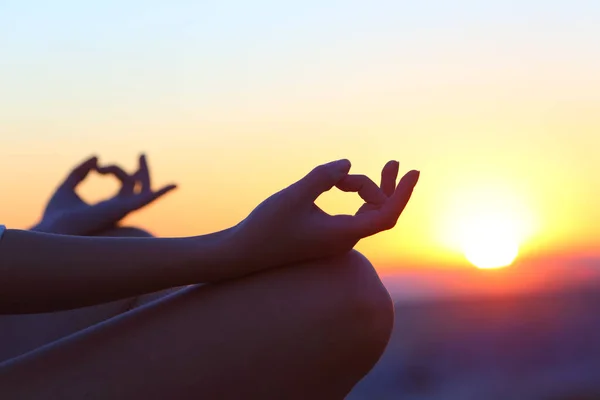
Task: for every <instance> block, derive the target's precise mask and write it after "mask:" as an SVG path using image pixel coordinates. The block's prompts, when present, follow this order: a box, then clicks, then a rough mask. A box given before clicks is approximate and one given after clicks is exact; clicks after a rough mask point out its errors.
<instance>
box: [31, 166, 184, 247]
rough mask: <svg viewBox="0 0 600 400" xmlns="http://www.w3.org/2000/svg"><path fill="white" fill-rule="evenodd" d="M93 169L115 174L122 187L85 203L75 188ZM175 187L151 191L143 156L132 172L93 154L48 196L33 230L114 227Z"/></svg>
mask: <svg viewBox="0 0 600 400" xmlns="http://www.w3.org/2000/svg"><path fill="white" fill-rule="evenodd" d="M93 170H96V171H97V172H99V173H100V174H103V175H114V176H115V177H116V178H117V179H118V180H119V181H120V183H121V189H120V190H119V192H118V193H117V194H116V195H114V196H113V197H111V198H109V199H106V200H104V201H101V202H99V203H96V204H88V203H86V202H85V201H83V199H81V197H79V195H78V194H77V192H76V188H77V186H78V185H79V184H80V183H81V182H83V181H84V180H85V178H86V177H87V175H88V174H89V173H90V172H91V171H93ZM136 186H139V188H136ZM175 187H176V186H175V185H167V186H165V187H163V188H161V189H159V190H156V191H155V190H152V187H151V181H150V172H149V170H148V164H147V162H146V157H145V156H144V155H142V156H140V161H139V169H138V170H137V172H135V173H134V174H132V175H129V174H127V173H126V172H125V171H124V170H123V169H122V168H120V167H119V166H117V165H109V166H105V167H101V166H98V159H97V158H96V157H92V158H90V159H88V160H86V161H84V162H83V163H82V164H80V165H79V166H77V167H76V168H75V169H73V171H71V173H70V174H69V176H68V177H67V179H66V180H65V181H64V182H63V183H62V184H61V185H60V186H59V187H58V189H57V190H56V192H55V193H54V195H53V196H52V197H51V198H50V201H49V202H48V205H47V206H46V210H45V211H44V215H43V217H42V220H41V222H40V223H39V224H38V225H36V226H35V227H34V228H32V230H36V231H42V232H51V233H58V234H64V235H82V236H83V235H91V234H94V233H98V232H100V231H103V230H106V229H110V228H113V227H115V226H116V225H117V224H118V223H119V221H121V220H122V219H123V218H125V216H127V215H128V214H129V213H131V212H133V211H136V210H139V209H140V208H142V207H144V206H146V205H148V204H150V203H152V202H153V201H155V200H156V199H158V198H159V197H161V196H163V195H165V194H166V193H168V192H170V191H171V190H173V189H175Z"/></svg>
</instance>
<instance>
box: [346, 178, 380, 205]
mask: <svg viewBox="0 0 600 400" xmlns="http://www.w3.org/2000/svg"><path fill="white" fill-rule="evenodd" d="M335 186H336V187H337V188H338V189H340V190H342V191H344V192H358V195H359V196H360V197H361V198H362V199H363V200H364V201H365V202H366V203H369V204H377V205H380V204H383V203H385V202H386V200H387V199H388V198H387V197H386V195H385V194H384V193H383V191H382V190H381V189H380V188H379V186H377V185H376V184H375V182H373V181H372V180H371V179H369V178H368V177H367V176H365V175H346V176H345V177H344V178H342V180H340V181H339V182H338V183H337V184H336V185H335Z"/></svg>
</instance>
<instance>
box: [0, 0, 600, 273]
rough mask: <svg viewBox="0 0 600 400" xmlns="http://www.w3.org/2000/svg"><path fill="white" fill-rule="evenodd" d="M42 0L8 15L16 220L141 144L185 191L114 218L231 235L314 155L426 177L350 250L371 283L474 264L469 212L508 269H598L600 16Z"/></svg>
mask: <svg viewBox="0 0 600 400" xmlns="http://www.w3.org/2000/svg"><path fill="white" fill-rule="evenodd" d="M34 3H35V5H36V6H35V7H34V6H33V5H32V4H27V5H26V4H24V3H18V2H12V3H11V2H8V3H5V4H3V5H0V46H2V48H3V62H2V63H0V87H1V88H2V90H0V134H1V136H2V139H3V145H2V146H0V169H2V170H3V171H5V173H3V174H1V175H0V187H2V188H3V190H2V195H1V196H0V221H2V223H5V224H7V226H9V227H11V228H26V227H28V226H31V225H33V224H34V223H35V222H36V218H37V216H39V215H40V213H41V212H42V208H43V206H44V204H45V201H46V200H47V199H48V197H49V196H50V195H51V193H52V191H53V189H54V187H55V186H56V184H58V182H59V181H60V180H61V179H62V178H63V177H64V176H65V175H66V173H67V172H68V171H69V170H70V169H71V168H72V167H73V166H74V165H75V164H76V163H78V162H79V161H81V160H83V159H84V158H86V157H87V156H88V155H90V154H97V155H99V157H100V160H101V162H103V163H104V162H118V163H121V164H123V165H124V166H126V167H128V168H129V169H132V168H133V167H134V165H135V162H136V157H137V155H138V154H139V153H140V152H146V153H147V154H148V157H149V162H150V167H151V168H152V172H153V174H154V182H155V184H156V185H161V184H164V183H169V182H177V183H178V184H179V186H180V188H179V189H178V190H177V191H176V192H174V193H172V194H169V195H168V196H167V197H165V198H164V199H161V200H160V202H159V203H157V204H156V205H153V206H152V207H150V208H149V209H148V210H143V211H142V212H140V213H139V214H135V215H133V216H131V217H129V218H128V219H127V220H126V223H127V224H132V225H139V226H141V227H143V228H146V229H148V230H150V231H151V232H154V233H156V234H158V235H160V236H185V235H196V234H203V233H209V232H214V231H218V230H221V229H223V228H226V227H229V226H232V225H234V224H236V223H237V222H239V221H240V220H241V219H243V218H244V217H245V216H246V215H247V214H248V213H249V212H250V211H251V210H252V209H253V208H254V207H255V206H256V205H258V204H259V203H260V202H261V201H262V200H263V199H265V198H266V197H267V196H269V195H270V194H272V193H274V192H276V191H278V190H280V189H281V188H283V187H285V186H287V185H289V184H291V183H292V182H294V181H296V180H297V179H299V178H300V177H302V176H303V175H304V174H306V173H307V172H308V171H310V169H312V168H313V167H314V166H316V165H318V164H321V163H324V162H327V161H331V160H335V159H338V158H348V159H350V160H351V161H352V163H353V167H352V170H351V171H352V172H353V173H360V174H366V175H368V176H369V177H371V178H372V179H373V180H375V181H376V182H378V180H379V174H380V170H381V168H382V167H383V165H384V164H385V162H386V161H388V160H390V159H396V160H399V161H400V171H401V173H404V172H406V171H408V170H410V169H418V170H420V171H421V179H420V182H419V184H418V186H417V188H416V190H415V193H414V196H413V198H412V199H411V201H410V203H409V205H408V207H407V209H406V210H405V212H404V214H403V215H402V216H401V218H400V221H399V223H398V225H397V226H396V228H395V229H393V230H392V231H390V232H384V233H381V234H379V235H377V236H376V237H373V238H368V239H366V240H364V241H362V242H361V243H360V244H359V245H358V247H357V249H358V250H360V251H361V252H363V253H364V254H365V255H367V256H368V257H369V259H371V260H372V261H373V263H374V265H375V266H376V268H377V269H378V271H380V272H381V273H382V274H384V275H389V274H392V273H400V272H403V271H404V272H406V273H408V272H410V271H411V268H422V269H424V270H433V271H435V270H444V269H446V270H457V271H459V270H461V271H462V270H463V269H467V270H469V269H474V267H473V266H472V265H470V264H469V262H468V261H467V259H466V258H465V256H464V249H463V248H462V247H461V244H460V243H458V241H457V240H458V237H459V236H461V232H460V229H462V228H461V226H463V225H464V224H467V222H465V221H467V220H469V219H477V218H480V217H479V215H482V216H483V217H485V218H490V221H494V220H504V221H508V223H511V224H512V225H511V226H510V229H509V230H511V229H512V230H514V232H513V231H512V230H511V233H510V235H512V236H511V238H510V239H511V240H512V239H514V240H515V241H518V245H519V247H520V250H519V251H520V255H519V256H518V257H517V259H516V261H515V263H514V265H513V266H512V267H508V268H507V269H511V268H512V269H518V268H523V265H528V266H533V267H535V268H543V266H544V263H547V260H548V259H553V258H556V259H557V260H558V259H563V258H564V259H565V260H584V259H588V258H590V259H600V246H599V238H600V209H599V207H598V206H597V204H595V203H596V202H595V201H594V200H597V199H599V198H600V178H598V175H597V173H598V171H600V157H598V156H597V154H596V153H597V149H598V148H600V134H599V133H598V132H599V130H600V120H599V119H598V117H597V115H598V110H600V80H599V79H598V77H597V71H598V69H599V67H600V28H599V27H598V25H597V23H596V21H597V20H598V18H600V5H599V4H596V3H594V2H591V1H574V2H570V3H569V4H564V3H560V2H541V1H539V0H538V1H526V2H520V3H519V4H505V3H503V4H485V5H484V4H478V3H477V2H475V1H460V2H458V3H455V4H453V5H448V4H444V3H443V2H423V3H419V4H398V3H397V2H392V1H380V2H377V5H376V6H375V5H374V4H370V6H368V7H367V6H365V5H364V4H361V3H360V2H344V3H342V2H306V3H303V4H302V5H301V6H299V5H284V4H279V3H276V2H259V3H256V4H254V5H248V4H245V3H244V2H241V1H237V2H235V1H234V2H230V3H227V4H223V3H221V4H213V3H206V4H195V3H193V2H186V1H182V2H178V3H176V4H170V5H166V4H161V5H157V4H146V3H144V2H135V1H134V2H128V3H127V4H121V3H120V2H116V1H114V0H113V1H107V2H103V3H102V4H95V5H90V4H85V5H84V4H79V3H77V2H73V1H71V2H69V1H65V2H61V3H59V4H52V5H50V4H47V3H43V2H34ZM6 171H8V172H9V173H6ZM114 188H116V184H115V183H114V182H110V181H106V180H102V179H100V178H98V177H96V176H94V177H92V178H91V180H90V182H87V183H86V184H85V185H84V187H83V188H82V193H83V194H84V196H85V197H86V198H89V199H98V198H101V197H103V196H105V195H106V194H107V193H109V192H110V191H111V190H114ZM318 204H319V205H321V206H323V208H324V209H325V210H327V211H331V212H342V213H350V212H352V211H354V210H355V209H356V208H357V207H358V205H359V204H360V202H359V199H358V197H357V196H356V198H354V197H353V196H351V195H348V194H340V193H327V194H326V195H325V196H324V197H323V198H322V199H320V200H319V201H318ZM485 218H484V219H485ZM467 225H468V224H467ZM492 228H493V229H492ZM499 231H500V227H497V226H496V227H490V226H487V227H485V229H484V231H483V235H484V236H485V235H493V234H494V233H495V232H499ZM478 233H479V232H478V231H476V232H475V233H473V232H470V234H471V235H472V236H473V235H476V236H477V234H478ZM479 236H481V235H479ZM498 240H499V239H498ZM565 262H566V261H565ZM489 272H490V273H492V274H493V273H494V272H499V271H489Z"/></svg>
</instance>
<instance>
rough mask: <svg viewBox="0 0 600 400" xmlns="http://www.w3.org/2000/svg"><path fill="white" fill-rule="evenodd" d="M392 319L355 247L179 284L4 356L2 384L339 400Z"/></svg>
mask: <svg viewBox="0 0 600 400" xmlns="http://www.w3.org/2000/svg"><path fill="white" fill-rule="evenodd" d="M110 304H112V303H110ZM392 324H393V305H392V302H391V300H390V298H389V295H388V293H387V291H386V290H385V288H384V287H383V285H382V284H381V282H380V280H379V278H378V276H377V274H376V272H375V271H374V269H373V268H372V266H371V264H370V263H369V261H368V260H367V259H366V258H364V257H363V256H362V255H360V254H359V253H357V252H354V251H353V252H351V253H348V254H346V255H344V256H340V257H336V258H332V259H329V260H319V261H314V262H311V263H305V264H302V265H295V266H289V267H285V268H279V269H273V270H269V271H265V272H262V273H257V274H254V275H251V276H248V277H244V278H241V279H238V280H232V281H227V282H222V283H219V284H211V285H203V286H196V285H195V286H190V287H187V288H185V289H180V290H177V291H176V292H175V293H172V294H169V295H167V296H164V297H162V298H159V299H157V300H155V301H152V302H150V303H147V304H145V305H142V306H138V307H137V308H135V309H133V310H129V311H126V312H122V313H121V314H119V315H117V316H113V317H111V318H108V319H105V320H104V321H103V322H99V323H96V324H94V325H91V326H89V327H87V328H86V329H84V330H82V331H79V332H77V333H74V334H72V335H70V336H67V337H63V338H62V339H59V340H55V341H53V342H51V343H49V344H46V345H45V346H42V347H41V348H37V349H35V350H33V351H30V352H29V353H27V354H25V355H22V356H19V357H15V358H12V359H10V360H7V361H5V362H4V363H2V364H0V387H3V390H4V393H6V395H7V397H9V398H13V397H14V398H45V399H59V398H83V397H86V398H111V399H131V398H144V399H152V398H178V399H179V398H180V399H185V398H197V397H203V398H235V399H237V398H267V399H268V398H286V399H294V398H298V399H305V398H314V399H319V398H323V399H332V398H343V397H344V396H345V395H346V394H347V393H348V392H349V391H350V389H351V388H352V387H353V386H354V384H355V383H356V382H357V381H358V380H359V379H361V378H362V376H364V375H365V374H366V373H367V372H368V371H369V370H370V369H371V368H372V366H373V365H374V364H375V362H376V361H377V360H378V359H379V357H380V355H381V353H382V352H383V350H384V348H385V346H386V344H387V341H388V338H389V335H390V332H391V329H392Z"/></svg>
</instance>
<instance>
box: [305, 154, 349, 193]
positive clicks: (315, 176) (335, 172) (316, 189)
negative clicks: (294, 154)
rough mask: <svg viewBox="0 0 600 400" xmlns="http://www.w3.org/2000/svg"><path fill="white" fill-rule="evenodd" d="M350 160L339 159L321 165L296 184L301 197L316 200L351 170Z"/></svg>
mask: <svg viewBox="0 0 600 400" xmlns="http://www.w3.org/2000/svg"><path fill="white" fill-rule="evenodd" d="M350 166H351V164H350V161H348V160H346V159H342V160H337V161H333V162H330V163H328V164H323V165H319V166H318V167H316V168H315V169H313V170H312V171H310V172H309V173H308V175H306V176H305V177H304V178H302V179H301V180H299V181H298V182H297V183H296V184H295V185H294V190H297V195H298V196H299V197H302V198H305V199H308V200H309V201H315V200H316V199H317V197H319V196H320V195H321V194H322V193H324V192H326V191H328V190H329V189H331V188H332V187H334V186H335V185H336V184H337V183H338V182H339V181H340V180H342V179H343V178H344V177H345V176H346V175H348V171H350Z"/></svg>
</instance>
